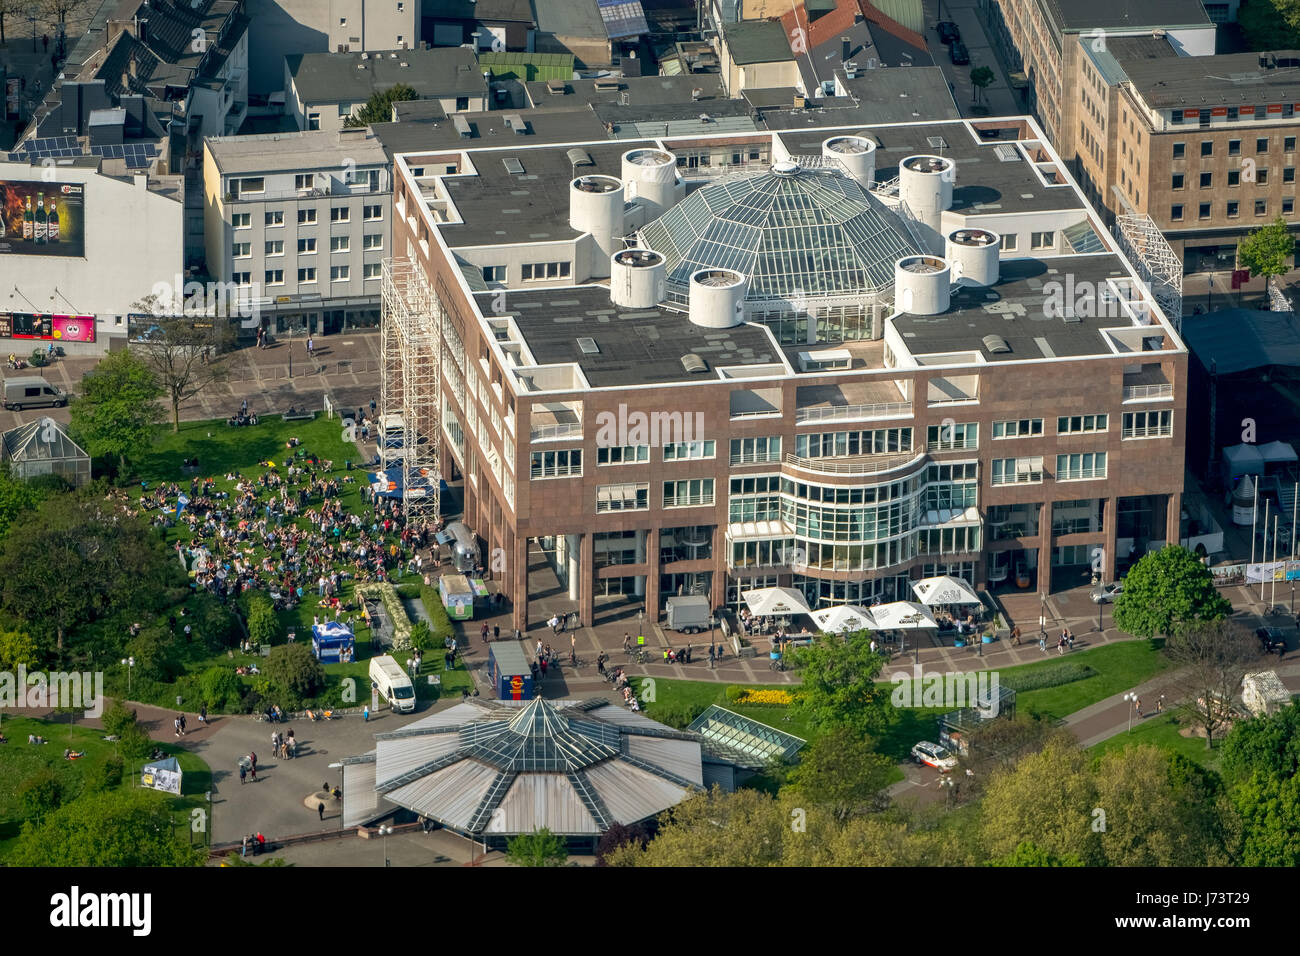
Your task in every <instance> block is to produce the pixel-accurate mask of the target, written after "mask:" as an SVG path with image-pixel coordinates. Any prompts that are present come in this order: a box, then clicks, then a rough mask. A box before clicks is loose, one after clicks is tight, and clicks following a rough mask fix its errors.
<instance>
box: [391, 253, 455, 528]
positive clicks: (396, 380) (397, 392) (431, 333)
mask: <svg viewBox="0 0 1300 956" xmlns="http://www.w3.org/2000/svg"><path fill="white" fill-rule="evenodd" d="M441 326H442V306H441V304H440V303H439V302H438V298H437V296H435V295H434V294H433V291H432V289H430V287H429V282H428V280H427V279H426V278H425V276H424V273H423V272H422V271H421V270H420V269H419V268H418V267H417V266H416V265H415V264H414V263H413V262H412V261H411V260H409V259H393V258H389V259H385V260H384V261H383V291H382V294H381V313H380V354H381V363H380V373H379V374H380V378H379V397H380V415H381V417H380V419H379V422H378V423H377V432H378V442H379V459H380V463H379V467H380V469H381V471H384V472H388V473H389V474H390V477H391V479H392V480H395V481H397V483H398V485H399V488H400V491H401V499H402V503H403V507H404V510H405V512H406V515H407V517H408V518H430V519H436V518H437V517H438V514H439V507H440V495H439V488H440V487H441V479H442V475H441V474H440V473H439V470H438V469H439V466H438V460H439V450H440V448H441V446H442V425H441V422H440V420H439V409H440V403H441V400H442V334H441ZM381 477H382V476H381Z"/></svg>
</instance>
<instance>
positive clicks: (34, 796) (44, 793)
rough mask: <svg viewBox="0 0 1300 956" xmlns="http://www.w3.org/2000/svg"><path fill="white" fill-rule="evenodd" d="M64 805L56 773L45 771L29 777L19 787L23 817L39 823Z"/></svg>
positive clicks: (61, 789) (19, 802)
mask: <svg viewBox="0 0 1300 956" xmlns="http://www.w3.org/2000/svg"><path fill="white" fill-rule="evenodd" d="M61 803H63V788H62V787H61V786H59V781H58V778H57V777H55V776H54V771H53V770H49V769H45V770H41V771H39V772H37V773H35V774H33V775H32V776H30V777H28V778H27V779H26V780H24V781H23V782H22V783H21V784H19V786H18V805H19V806H20V807H22V811H23V817H24V818H26V819H28V820H34V821H36V822H37V823H39V822H40V821H41V820H44V819H45V818H46V817H47V816H49V815H50V814H51V813H53V812H54V811H55V810H57V809H59V805H60V804H61Z"/></svg>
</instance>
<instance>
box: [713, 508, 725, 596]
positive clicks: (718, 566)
mask: <svg viewBox="0 0 1300 956" xmlns="http://www.w3.org/2000/svg"><path fill="white" fill-rule="evenodd" d="M726 549H727V534H726V528H725V527H724V526H723V525H720V524H717V525H714V526H713V575H712V577H711V579H710V581H709V604H710V606H711V607H722V605H723V604H725V603H726V601H727V554H726Z"/></svg>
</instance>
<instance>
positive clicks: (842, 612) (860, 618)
mask: <svg viewBox="0 0 1300 956" xmlns="http://www.w3.org/2000/svg"><path fill="white" fill-rule="evenodd" d="M812 619H813V620H814V621H816V622H817V627H818V628H820V629H821V630H822V632H823V633H826V634H839V633H840V632H842V631H861V630H869V631H874V630H875V629H876V622H875V621H874V620H872V618H871V612H870V611H868V610H867V609H866V608H864V607H858V606H857V605H854V604H837V605H835V606H834V607H824V608H822V609H821V610H820V611H813V612H812Z"/></svg>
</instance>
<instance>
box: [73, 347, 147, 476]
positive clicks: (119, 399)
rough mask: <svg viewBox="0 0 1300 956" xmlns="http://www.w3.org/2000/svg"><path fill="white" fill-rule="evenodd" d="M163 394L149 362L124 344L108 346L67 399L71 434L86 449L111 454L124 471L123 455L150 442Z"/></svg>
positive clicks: (125, 460)
mask: <svg viewBox="0 0 1300 956" xmlns="http://www.w3.org/2000/svg"><path fill="white" fill-rule="evenodd" d="M162 395H163V390H162V386H161V385H160V384H159V383H158V377H157V376H156V375H155V374H154V372H153V369H151V368H150V367H149V365H148V363H146V362H145V361H143V360H142V359H141V358H140V357H139V356H137V355H136V354H135V353H134V352H131V351H130V350H127V349H123V350H121V351H118V352H109V353H108V355H106V356H104V358H103V359H101V360H100V362H99V364H98V365H96V366H95V367H94V368H93V369H91V370H90V371H89V372H87V373H86V374H85V375H84V376H83V377H82V379H81V395H80V396H79V397H78V398H77V400H76V401H75V402H73V403H72V410H71V417H72V422H71V431H72V434H73V436H74V437H75V438H76V439H77V440H78V441H80V442H81V443H82V444H83V445H85V447H86V451H88V452H90V454H92V455H95V456H97V457H100V456H113V457H116V458H117V460H118V465H119V466H120V468H121V470H122V471H125V470H126V462H127V459H128V458H132V457H134V456H136V455H138V454H139V453H140V452H143V451H145V450H147V449H148V448H149V447H150V446H151V445H152V443H153V435H154V429H155V428H156V427H157V426H158V425H159V423H161V422H162V420H163V410H162V406H161V405H160V404H159V403H158V399H159V398H160V397H162Z"/></svg>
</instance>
